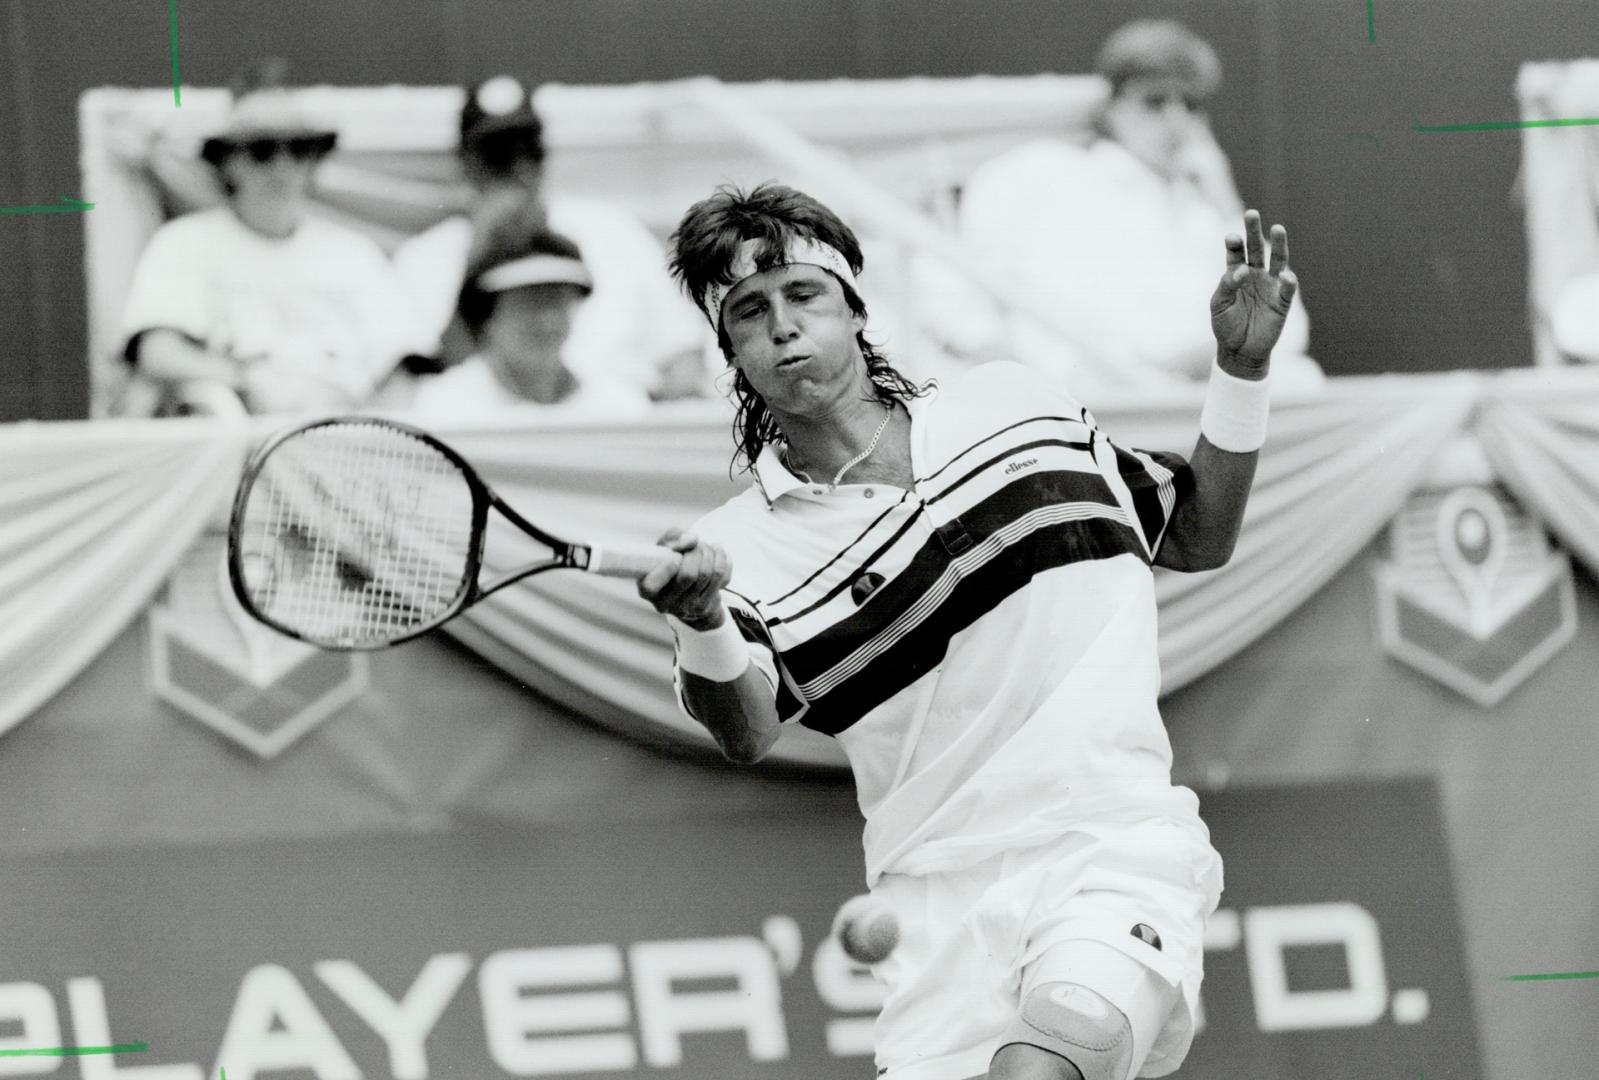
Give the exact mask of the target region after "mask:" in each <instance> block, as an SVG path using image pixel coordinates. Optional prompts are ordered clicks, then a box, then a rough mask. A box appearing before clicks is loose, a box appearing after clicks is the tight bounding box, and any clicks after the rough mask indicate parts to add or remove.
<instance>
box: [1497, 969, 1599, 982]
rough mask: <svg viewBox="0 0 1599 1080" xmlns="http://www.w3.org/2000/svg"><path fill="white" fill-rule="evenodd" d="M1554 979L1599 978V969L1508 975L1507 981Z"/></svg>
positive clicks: (1545, 980) (1544, 980) (1546, 980)
mask: <svg viewBox="0 0 1599 1080" xmlns="http://www.w3.org/2000/svg"><path fill="white" fill-rule="evenodd" d="M1554 979H1599V971H1555V972H1551V973H1550V974H1548V975H1506V976H1505V981H1506V982H1549V981H1551V980H1554Z"/></svg>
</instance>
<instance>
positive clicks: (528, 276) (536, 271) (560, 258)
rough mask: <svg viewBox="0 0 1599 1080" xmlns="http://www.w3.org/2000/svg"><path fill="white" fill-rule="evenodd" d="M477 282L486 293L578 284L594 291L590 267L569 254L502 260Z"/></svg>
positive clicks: (586, 291) (581, 287)
mask: <svg viewBox="0 0 1599 1080" xmlns="http://www.w3.org/2000/svg"><path fill="white" fill-rule="evenodd" d="M477 285H478V288H480V289H482V290H483V291H484V292H504V291H506V290H507V289H520V288H522V287H523V286H524V285H576V286H577V287H578V288H580V289H582V290H583V291H584V292H585V293H589V292H593V291H594V279H593V278H592V277H590V276H589V272H588V267H586V266H584V265H583V264H582V263H581V262H579V261H578V260H577V259H572V258H568V257H567V256H565V255H529V256H527V257H526V258H524V259H513V260H512V261H511V262H508V263H501V264H500V265H499V266H496V267H494V268H492V269H489V270H485V271H484V272H483V273H481V274H479V275H478V278H477Z"/></svg>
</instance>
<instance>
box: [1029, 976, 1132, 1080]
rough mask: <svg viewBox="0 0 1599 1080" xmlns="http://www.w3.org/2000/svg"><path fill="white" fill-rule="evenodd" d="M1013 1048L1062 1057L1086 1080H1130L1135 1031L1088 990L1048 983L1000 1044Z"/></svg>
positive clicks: (1036, 992)
mask: <svg viewBox="0 0 1599 1080" xmlns="http://www.w3.org/2000/svg"><path fill="white" fill-rule="evenodd" d="M1011 1043H1027V1044H1028V1045H1030V1046H1037V1047H1040V1048H1041V1049H1044V1050H1048V1051H1049V1052H1050V1053H1052V1054H1059V1055H1060V1056H1061V1057H1063V1058H1065V1059H1066V1060H1067V1061H1069V1062H1071V1063H1072V1064H1073V1065H1075V1066H1077V1071H1078V1072H1080V1073H1082V1074H1083V1080H1129V1078H1128V1076H1127V1073H1128V1071H1129V1069H1130V1067H1131V1065H1132V1061H1133V1026H1132V1024H1131V1023H1129V1022H1128V1020H1127V1016H1126V1014H1125V1013H1123V1012H1122V1011H1121V1010H1120V1009H1118V1008H1117V1007H1116V1006H1115V1005H1112V1004H1111V1003H1110V1002H1109V1001H1108V1000H1106V999H1105V998H1104V997H1102V996H1101V995H1100V994H1098V993H1096V992H1095V991H1093V990H1090V989H1089V988H1088V987H1086V986H1079V985H1077V984H1076V983H1069V982H1049V983H1041V984H1039V985H1038V986H1036V987H1034V989H1033V992H1032V993H1030V994H1028V995H1027V998H1026V1000H1024V1001H1023V1002H1022V1008H1021V1015H1020V1016H1018V1017H1017V1018H1016V1022H1015V1023H1014V1024H1012V1025H1011V1026H1010V1028H1009V1029H1007V1030H1006V1032H1005V1034H1004V1036H1003V1037H1001V1039H1000V1043H999V1044H1000V1046H1007V1045H1009V1044H1011Z"/></svg>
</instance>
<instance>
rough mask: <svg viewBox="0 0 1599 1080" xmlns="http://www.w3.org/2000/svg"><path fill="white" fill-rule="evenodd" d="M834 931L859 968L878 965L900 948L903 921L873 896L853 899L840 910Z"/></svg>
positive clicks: (834, 920) (846, 954) (867, 895)
mask: <svg viewBox="0 0 1599 1080" xmlns="http://www.w3.org/2000/svg"><path fill="white" fill-rule="evenodd" d="M833 930H834V932H835V933H836V934H837V935H838V943H839V944H840V945H842V946H843V947H844V955H845V956H848V957H849V958H850V959H851V960H853V961H855V962H856V963H857V964H875V963H878V962H879V961H881V960H884V959H886V958H887V956H888V954H889V953H891V952H893V951H894V947H895V946H896V945H898V944H899V920H898V919H896V918H894V913H893V912H892V911H890V910H888V906H887V905H886V904H884V903H883V902H882V901H881V900H879V899H877V898H876V897H874V896H871V895H869V894H862V895H860V896H852V897H850V899H848V900H846V901H845V902H844V906H843V907H841V908H839V909H838V915H837V916H836V917H834V919H833Z"/></svg>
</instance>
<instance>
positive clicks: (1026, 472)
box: [679, 363, 1198, 883]
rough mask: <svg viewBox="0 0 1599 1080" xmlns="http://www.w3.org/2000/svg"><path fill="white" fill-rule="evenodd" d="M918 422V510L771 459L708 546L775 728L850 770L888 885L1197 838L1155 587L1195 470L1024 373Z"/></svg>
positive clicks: (910, 498)
mask: <svg viewBox="0 0 1599 1080" xmlns="http://www.w3.org/2000/svg"><path fill="white" fill-rule="evenodd" d="M907 407H908V409H909V412H910V417H911V436H910V437H911V466H912V471H913V474H914V476H915V477H916V479H915V482H914V484H913V486H912V489H911V490H909V491H906V490H902V489H900V488H898V487H895V486H892V485H884V484H879V483H865V484H849V483H845V484H841V485H840V486H839V487H838V488H837V489H836V490H834V491H829V490H828V489H827V488H826V487H825V486H823V485H819V484H809V483H806V482H804V481H802V480H800V479H799V478H797V477H795V476H794V475H793V474H792V473H790V472H789V471H788V469H787V468H785V467H784V465H783V464H782V462H781V459H780V457H779V455H778V453H777V449H776V447H774V446H770V445H769V446H767V447H766V449H765V451H764V452H763V453H762V454H761V456H760V458H759V459H758V460H757V462H756V464H755V469H754V472H755V480H756V482H755V484H753V485H752V486H751V487H750V488H749V489H747V490H746V491H744V492H742V493H740V494H739V495H737V496H735V497H734V498H732V499H730V500H728V501H727V502H726V503H725V504H723V505H722V506H721V507H719V508H718V509H716V510H714V511H712V512H711V513H709V514H707V515H706V516H705V517H704V518H702V519H700V521H699V522H697V523H696V524H695V526H694V531H695V532H696V533H698V534H699V536H700V537H701V538H702V539H704V540H708V541H710V542H712V543H715V544H718V545H720V546H722V547H724V548H725V549H726V550H727V552H728V553H729V555H730V557H731V559H732V580H731V582H730V585H729V588H728V589H727V590H726V592H725V593H724V596H725V599H726V600H727V603H728V609H729V611H730V613H731V614H732V616H733V619H734V621H735V623H736V624H737V625H738V628H739V630H740V632H741V633H742V635H743V636H744V638H745V640H746V642H747V643H748V644H749V648H750V655H751V659H752V661H753V662H754V663H755V664H756V666H757V667H758V668H759V669H760V670H761V672H762V673H763V674H764V675H765V676H766V678H767V680H768V681H769V682H770V683H771V685H772V687H773V690H774V693H775V695H776V699H777V709H778V714H779V716H780V717H781V719H782V720H783V721H784V722H785V723H790V722H793V723H801V724H804V725H806V726H807V727H811V728H814V729H816V730H818V731H822V732H826V733H828V734H830V735H832V736H834V737H835V738H837V739H838V741H839V743H840V744H841V746H842V748H843V750H844V751H845V754H846V755H847V757H848V759H849V762H850V767H851V769H852V771H853V772H854V775H855V781H856V791H857V797H858V799H859V801H860V807H861V811H862V813H863V814H864V815H865V818H866V831H865V836H864V846H865V849H866V869H867V880H868V882H869V883H875V882H876V880H877V878H878V876H879V875H881V874H883V873H905V874H926V873H932V872H936V871H943V870H956V869H961V868H964V867H966V866H970V865H973V864H975V863H977V862H980V861H982V860H983V859H986V858H988V857H990V856H991V855H994V854H996V853H997V852H1000V851H1006V850H1015V849H1018V848H1024V847H1028V846H1032V845H1035V844H1041V843H1045V842H1047V841H1049V840H1052V839H1054V838H1056V837H1058V836H1059V835H1061V834H1062V833H1063V832H1066V831H1068V830H1070V829H1073V828H1075V827H1081V826H1085V825H1088V824H1090V823H1093V822H1106V821H1130V820H1140V819H1143V818H1147V817H1151V816H1174V817H1178V818H1182V819H1185V820H1192V821H1197V820H1198V800H1197V798H1196V797H1195V796H1194V794H1193V793H1192V792H1191V791H1189V790H1188V789H1187V788H1182V787H1174V786H1173V785H1172V783H1171V745H1170V742H1169V740H1168V739H1167V736H1166V730H1165V727H1164V725H1163V724H1162V723H1161V718H1160V713H1159V711H1158V709H1157V707H1156V697H1157V694H1158V692H1159V688H1160V667H1159V659H1158V655H1157V653H1156V621H1155V592H1154V584H1153V577H1152V572H1151V565H1152V562H1153V559H1154V555H1155V553H1156V552H1157V551H1158V550H1159V547H1160V543H1161V540H1162V538H1163V536H1164V535H1165V531H1166V528H1167V525H1168V523H1169V522H1170V520H1171V516H1172V512H1173V510H1174V509H1175V508H1176V506H1177V504H1178V502H1179V501H1180V500H1181V499H1182V498H1183V497H1184V495H1185V494H1186V493H1187V492H1188V491H1190V490H1191V488H1192V474H1191V473H1190V471H1189V467H1188V464H1187V463H1186V462H1185V461H1184V460H1183V459H1182V458H1181V457H1180V456H1178V455H1175V454H1168V453H1149V452H1145V451H1141V450H1133V449H1125V448H1123V447H1120V446H1118V445H1116V444H1115V443H1113V442H1112V441H1111V440H1109V439H1108V438H1107V437H1106V436H1105V435H1104V434H1103V433H1102V432H1101V431H1099V429H1098V427H1097V426H1096V425H1095V422H1094V419H1093V417H1092V416H1091V415H1090V414H1089V412H1088V410H1087V409H1085V408H1084V407H1083V406H1082V405H1080V404H1078V403H1077V402H1076V401H1073V400H1072V399H1071V398H1069V397H1067V396H1065V395H1063V394H1061V393H1059V392H1058V391H1056V390H1054V389H1053V388H1051V387H1049V386H1047V385H1046V384H1044V383H1043V382H1041V381H1040V380H1039V379H1038V378H1037V376H1036V375H1035V374H1034V373H1033V372H1032V371H1030V370H1029V369H1027V368H1024V367H1022V366H1020V365H1018V364H1013V363H992V364H985V365H983V366H981V367H978V368H974V369H972V370H971V371H969V372H967V373H965V374H964V375H962V376H961V377H959V378H958V379H956V380H954V381H952V382H950V383H948V384H947V385H945V386H943V387H941V388H940V389H939V390H937V391H935V392H934V394H933V395H931V396H928V397H924V398H918V399H913V400H912V401H910V402H909V403H908V406H907ZM679 687H680V691H681V679H679ZM679 700H680V702H681V693H680V696H679Z"/></svg>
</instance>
